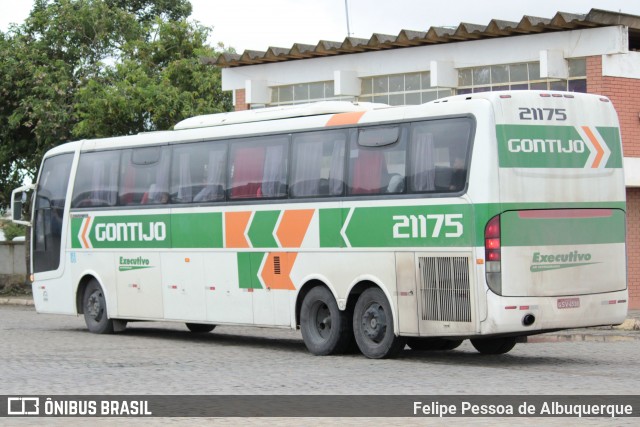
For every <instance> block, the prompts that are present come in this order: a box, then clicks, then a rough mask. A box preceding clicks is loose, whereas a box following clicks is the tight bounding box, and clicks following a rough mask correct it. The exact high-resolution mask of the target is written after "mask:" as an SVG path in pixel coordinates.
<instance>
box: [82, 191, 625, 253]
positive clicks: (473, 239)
mask: <svg viewBox="0 0 640 427" xmlns="http://www.w3.org/2000/svg"><path fill="white" fill-rule="evenodd" d="M597 208H607V209H613V212H614V213H613V215H612V217H611V218H608V219H606V220H603V221H601V219H600V218H592V219H590V221H586V222H582V221H578V222H576V223H575V224H578V223H579V224H584V225H580V227H579V229H575V231H576V233H578V232H579V233H578V234H581V236H583V237H579V239H581V240H580V241H584V242H585V243H594V244H595V243H601V242H608V241H613V242H622V241H624V227H625V213H624V210H625V209H626V207H625V203H624V202H594V203H502V204H501V203H481V204H440V205H423V206H419V205H418V206H380V207H354V208H327V209H319V229H313V228H309V230H307V233H312V234H315V233H318V235H319V241H320V247H321V248H344V247H348V246H351V247H353V248H378V247H379V248H406V247H470V246H484V228H485V226H486V224H487V222H488V221H489V219H491V218H492V217H493V216H495V215H497V214H500V213H503V212H509V211H519V210H544V209H597ZM280 212H281V211H279V210H270V211H256V212H255V214H254V215H253V221H252V223H251V224H250V225H249V230H248V235H249V239H250V241H251V244H252V245H253V247H256V248H277V247H278V245H277V242H276V240H275V238H274V236H273V233H274V230H275V229H276V224H277V221H278V218H279V216H280ZM508 216H509V215H507V214H505V219H504V220H503V222H504V225H503V227H504V230H503V235H504V236H513V237H506V239H507V240H506V241H505V242H503V244H504V245H520V244H528V243H526V242H527V241H533V240H532V239H535V238H538V237H540V236H546V237H544V239H543V240H545V241H547V242H551V243H549V244H562V243H554V242H570V243H575V242H574V241H572V240H571V239H578V237H574V233H573V232H567V233H568V234H567V233H564V231H565V230H574V229H572V228H571V227H572V226H577V225H575V224H574V222H572V221H565V220H562V219H560V220H558V219H556V220H554V221H546V222H545V221H531V222H527V223H525V225H522V224H521V223H522V221H516V220H511V219H509V218H508ZM222 217H223V215H222V213H221V212H209V213H178V214H172V215H169V214H158V215H153V214H147V215H122V216H106V215H105V216H93V217H91V216H87V217H74V218H72V220H71V236H70V237H71V245H72V248H74V249H82V248H91V247H92V248H95V249H144V248H164V249H168V248H211V249H214V248H215V249H219V248H223V247H224V242H223V221H222ZM528 221H529V220H528ZM529 225H531V228H532V229H534V230H538V231H533V232H531V233H532V235H531V236H528V235H527V233H528V231H527V227H529ZM589 227H591V228H593V232H592V233H590V234H589V233H586V232H585V231H584V230H587V229H588V228H589ZM542 228H544V230H542ZM546 229H549V230H552V231H549V232H548V233H547V231H546ZM543 231H544V232H543ZM563 236H564V237H563ZM540 238H541V239H542V237H540ZM345 239H346V240H345ZM522 242H524V243H522Z"/></svg>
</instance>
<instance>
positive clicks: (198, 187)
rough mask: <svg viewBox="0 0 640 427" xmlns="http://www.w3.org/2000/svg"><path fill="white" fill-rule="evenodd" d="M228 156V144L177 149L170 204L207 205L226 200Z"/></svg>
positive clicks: (174, 155)
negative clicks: (225, 185)
mask: <svg viewBox="0 0 640 427" xmlns="http://www.w3.org/2000/svg"><path fill="white" fill-rule="evenodd" d="M226 157H227V145H226V144H225V143H220V142H218V143H213V142H208V143H195V144H181V145H176V146H174V147H173V156H172V159H173V164H172V167H171V202H172V203H192V202H195V203H206V202H215V201H220V200H224V178H225V169H226V160H227V159H226Z"/></svg>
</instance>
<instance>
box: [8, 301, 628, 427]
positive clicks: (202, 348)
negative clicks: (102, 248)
mask: <svg viewBox="0 0 640 427" xmlns="http://www.w3.org/2000/svg"><path fill="white" fill-rule="evenodd" d="M580 334H582V332H577V331H576V332H575V334H574V336H575V337H578V338H577V339H570V338H567V337H570V333H566V334H564V335H561V334H560V335H559V334H556V335H551V336H538V337H536V339H535V342H533V343H527V344H518V345H516V347H515V348H514V349H513V350H512V351H511V352H510V353H508V354H506V355H502V356H486V355H480V354H478V353H477V352H476V351H475V350H474V349H473V347H472V346H471V345H470V344H469V343H468V342H465V343H464V344H463V345H462V346H461V347H459V348H458V349H457V350H454V351H450V352H413V351H410V350H406V351H404V352H403V354H402V355H401V356H400V357H399V358H397V359H394V360H369V359H366V358H364V357H363V356H361V355H346V356H334V357H316V356H313V355H311V354H310V353H308V352H307V350H306V348H305V346H304V344H303V342H302V339H301V335H300V333H299V331H291V330H274V329H258V328H244V327H218V328H216V330H215V331H213V332H212V333H209V334H204V335H196V334H192V333H190V332H188V331H187V329H186V327H185V326H184V325H182V324H172V323H133V324H130V325H129V326H128V327H127V330H126V332H124V333H121V334H116V335H94V334H91V333H89V332H88V331H87V330H86V328H85V325H84V320H83V319H82V318H80V317H72V316H58V315H46V314H36V313H35V311H34V310H33V307H19V306H0V346H1V351H0V394H12V395H13V394H42V395H55V394H100V395H101V394H170V395H175V394H207V395H209V394H277V395H280V394H292V395H297V394H415V395H436V394H505V395H522V394H524V395H531V394H620V395H627V394H638V387H639V386H638V384H640V358H638V354H640V332H638V331H624V332H619V331H612V330H607V329H602V330H598V331H596V332H595V333H591V334H583V336H587V335H588V336H589V337H596V338H595V339H584V338H580ZM563 336H564V337H565V338H562V337H563ZM49 420H51V421H53V419H48V421H49ZM261 420H262V423H263V424H270V425H273V424H274V423H275V424H278V425H320V424H327V419H315V420H314V419H306V420H304V422H303V421H301V420H295V419H286V418H285V419H254V420H244V421H243V424H246V423H247V422H248V423H250V424H261ZM483 420H484V421H483ZM483 420H481V419H477V420H472V419H468V418H467V419H460V423H462V425H468V424H471V425H494V424H496V421H498V420H496V419H490V418H486V419H483ZM1 421H2V420H0V422H1ZM5 421H8V420H5ZM27 421H28V420H17V419H12V420H11V422H12V423H13V424H16V425H29V424H30V423H28V422H27ZM31 421H33V420H31ZM55 421H56V422H57V421H60V422H62V421H63V420H55ZM67 421H68V420H67ZM211 421H212V420H211V419H190V420H184V419H171V420H169V419H167V420H165V422H166V423H169V424H176V425H177V424H181V423H182V422H184V423H185V424H194V423H195V424H198V425H205V424H207V423H209V422H211ZM216 421H217V423H221V424H223V425H236V424H238V421H239V419H233V418H231V419H218V420H216ZM245 421H246V422H245ZM336 421H337V420H336ZM380 421H381V420H378V422H380ZM426 421H429V422H430V423H433V422H436V423H440V420H434V419H429V420H424V419H423V420H416V419H408V420H403V419H392V420H389V422H386V421H385V423H384V424H386V425H407V424H408V423H409V424H415V423H420V422H423V423H424V422H426ZM448 421H449V422H452V421H455V420H453V419H449V420H448ZM506 421H507V420H505V422H506ZM514 421H517V424H520V422H524V419H518V420H514V419H511V423H510V424H514ZM540 421H543V420H541V419H538V421H537V422H536V424H541V425H559V424H560V422H563V424H566V422H567V421H568V420H567V419H565V420H564V421H562V419H558V420H557V424H556V420H553V419H545V420H544V421H543V422H540ZM583 421H585V422H587V424H588V425H601V423H602V424H604V425H625V424H626V425H634V424H635V422H637V419H635V420H634V419H624V420H623V419H617V420H610V419H609V420H608V419H594V420H583ZM613 421H616V422H615V423H613ZM627 421H634V422H627ZM99 422H100V424H103V425H117V424H118V423H120V424H123V423H122V421H118V420H115V419H102V420H99ZM157 422H158V419H155V421H154V423H157ZM361 422H362V423H366V422H367V420H362V419H353V418H352V419H346V420H342V421H341V423H342V424H345V425H360V423H361ZM92 423H93V421H92ZM136 423H141V424H142V423H144V420H136ZM592 423H594V424H592ZM47 424H50V423H47ZM66 424H67V423H65V425H66ZM60 425H62V424H60ZM149 425H152V424H149Z"/></svg>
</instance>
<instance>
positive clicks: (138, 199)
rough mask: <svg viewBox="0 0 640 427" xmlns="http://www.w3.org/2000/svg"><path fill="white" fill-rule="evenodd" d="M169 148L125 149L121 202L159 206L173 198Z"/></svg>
mask: <svg viewBox="0 0 640 427" xmlns="http://www.w3.org/2000/svg"><path fill="white" fill-rule="evenodd" d="M169 160H170V152H169V148H168V147H145V148H134V149H130V150H126V151H124V153H123V155H122V161H121V167H120V174H121V179H120V190H119V197H120V204H121V205H157V204H165V203H167V202H168V201H169Z"/></svg>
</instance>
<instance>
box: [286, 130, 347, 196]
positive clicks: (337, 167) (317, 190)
mask: <svg viewBox="0 0 640 427" xmlns="http://www.w3.org/2000/svg"><path fill="white" fill-rule="evenodd" d="M346 141H347V135H346V133H345V132H344V131H319V132H310V133H303V134H297V135H294V136H293V158H292V168H293V172H292V174H291V188H290V194H291V197H322V196H340V195H342V193H343V191H344V152H345V145H346Z"/></svg>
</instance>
